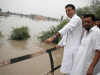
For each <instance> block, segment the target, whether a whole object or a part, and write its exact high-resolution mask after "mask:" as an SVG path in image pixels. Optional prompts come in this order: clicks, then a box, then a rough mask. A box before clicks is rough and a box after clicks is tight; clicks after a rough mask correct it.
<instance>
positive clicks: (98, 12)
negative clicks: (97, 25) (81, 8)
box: [95, 9, 100, 18]
mask: <svg viewBox="0 0 100 75" xmlns="http://www.w3.org/2000/svg"><path fill="white" fill-rule="evenodd" d="M95 17H96V18H100V9H99V10H98V11H97V12H96V13H95Z"/></svg>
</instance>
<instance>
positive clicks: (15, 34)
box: [11, 26, 30, 40]
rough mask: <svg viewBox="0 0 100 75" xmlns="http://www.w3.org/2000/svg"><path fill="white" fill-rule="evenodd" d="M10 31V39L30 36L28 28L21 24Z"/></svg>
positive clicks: (22, 38) (21, 38)
mask: <svg viewBox="0 0 100 75" xmlns="http://www.w3.org/2000/svg"><path fill="white" fill-rule="evenodd" d="M11 33H12V34H11V39H13V40H24V39H28V38H29V37H30V35H29V29H28V27H26V26H22V27H20V28H13V31H12V32H11Z"/></svg>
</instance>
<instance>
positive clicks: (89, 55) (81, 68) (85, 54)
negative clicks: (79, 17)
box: [71, 14, 100, 75]
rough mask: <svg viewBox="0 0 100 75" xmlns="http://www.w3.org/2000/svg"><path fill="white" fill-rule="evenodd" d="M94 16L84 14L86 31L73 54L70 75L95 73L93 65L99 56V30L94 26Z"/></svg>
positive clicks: (91, 74) (90, 74)
mask: <svg viewBox="0 0 100 75" xmlns="http://www.w3.org/2000/svg"><path fill="white" fill-rule="evenodd" d="M94 21H95V16H94V15H93V14H87V15H85V24H84V28H85V29H86V32H85V33H84V36H83V38H82V40H81V45H80V47H79V49H78V51H77V54H76V56H75V61H74V64H73V68H72V71H71V75H95V74H93V71H94V67H95V65H96V64H97V62H98V61H99V57H100V30H99V29H98V28H97V26H95V22H94Z"/></svg>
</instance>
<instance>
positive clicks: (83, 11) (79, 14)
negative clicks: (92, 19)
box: [76, 6, 92, 16]
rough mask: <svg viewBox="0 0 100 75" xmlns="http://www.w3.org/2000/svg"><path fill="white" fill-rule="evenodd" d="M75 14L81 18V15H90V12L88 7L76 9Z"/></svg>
mask: <svg viewBox="0 0 100 75" xmlns="http://www.w3.org/2000/svg"><path fill="white" fill-rule="evenodd" d="M76 13H77V15H78V16H81V14H91V13H92V11H91V10H90V7H89V6H85V7H83V8H78V9H77V11H76Z"/></svg>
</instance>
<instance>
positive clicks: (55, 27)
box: [38, 20, 69, 44]
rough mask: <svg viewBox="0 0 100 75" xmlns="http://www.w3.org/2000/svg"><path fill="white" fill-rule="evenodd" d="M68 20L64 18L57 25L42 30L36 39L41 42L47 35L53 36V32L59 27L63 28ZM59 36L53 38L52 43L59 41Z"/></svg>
mask: <svg viewBox="0 0 100 75" xmlns="http://www.w3.org/2000/svg"><path fill="white" fill-rule="evenodd" d="M68 22H69V21H68V20H64V21H63V22H62V23H60V24H59V25H57V26H52V27H50V30H47V31H42V32H41V33H40V34H42V35H41V36H39V37H38V39H39V40H40V41H41V42H44V41H45V40H46V39H48V38H49V37H51V36H53V35H54V34H56V33H57V32H58V31H59V30H60V29H61V28H63V27H64V26H65V25H66V24H67V23H68ZM60 39H61V37H59V38H56V39H54V40H53V43H56V44H57V43H58V42H59V41H60Z"/></svg>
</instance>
